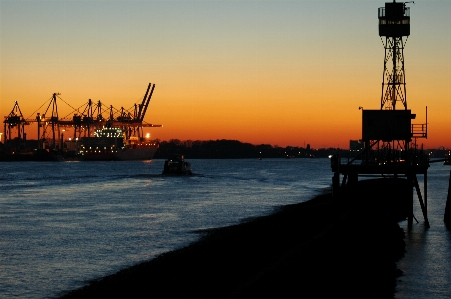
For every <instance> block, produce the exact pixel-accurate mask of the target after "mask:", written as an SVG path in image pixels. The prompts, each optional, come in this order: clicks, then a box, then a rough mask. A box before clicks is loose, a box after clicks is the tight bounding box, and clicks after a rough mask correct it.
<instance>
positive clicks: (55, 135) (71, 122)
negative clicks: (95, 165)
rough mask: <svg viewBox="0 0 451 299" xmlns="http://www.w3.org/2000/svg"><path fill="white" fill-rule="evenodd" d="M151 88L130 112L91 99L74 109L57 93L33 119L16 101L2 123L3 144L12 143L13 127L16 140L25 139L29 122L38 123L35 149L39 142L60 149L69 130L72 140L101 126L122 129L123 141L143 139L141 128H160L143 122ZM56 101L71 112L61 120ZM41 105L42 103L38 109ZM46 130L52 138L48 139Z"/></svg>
mask: <svg viewBox="0 0 451 299" xmlns="http://www.w3.org/2000/svg"><path fill="white" fill-rule="evenodd" d="M154 89H155V84H152V83H149V85H148V87H147V90H146V93H145V95H144V97H143V99H142V102H141V104H134V106H133V107H132V108H130V109H125V108H124V107H121V108H120V109H116V108H115V107H113V105H110V106H106V105H104V104H103V103H102V102H101V101H98V102H97V103H93V101H92V100H91V99H89V100H88V102H87V103H85V104H83V105H82V106H80V107H79V108H74V107H72V106H71V105H69V104H68V103H66V102H65V101H64V100H63V99H62V98H61V97H60V94H59V93H53V95H52V97H51V98H50V100H49V103H48V105H47V108H46V110H45V111H44V113H42V114H41V113H36V117H35V118H28V119H26V118H24V117H23V114H22V112H21V110H20V108H19V104H18V102H17V101H16V102H15V105H14V107H13V110H12V111H11V113H10V114H9V115H8V116H6V117H5V119H4V121H3V123H4V132H5V138H4V140H5V144H6V143H11V140H12V138H13V137H12V132H13V130H14V129H15V128H17V137H16V138H15V139H17V140H20V141H24V140H25V136H26V134H25V126H26V125H30V124H32V123H36V124H37V132H38V135H37V136H38V140H39V146H38V148H41V147H42V144H41V142H44V141H48V143H49V148H51V149H58V148H60V149H62V148H63V144H62V143H63V134H64V132H66V131H69V130H73V139H74V140H76V139H78V138H80V137H86V136H88V137H89V136H92V134H93V132H94V131H95V130H96V129H100V128H102V127H115V128H121V129H122V130H123V131H124V132H125V134H126V136H125V137H126V138H129V137H131V136H136V137H143V134H144V132H143V128H144V127H161V126H162V125H158V124H149V123H146V122H145V121H144V117H145V114H146V112H147V109H148V106H149V103H150V99H151V97H152V95H153V92H154ZM59 101H62V102H64V103H65V104H67V105H68V106H70V107H71V108H72V110H73V111H72V112H71V113H69V115H67V116H65V117H62V118H60V117H59V113H58V103H59ZM44 105H45V103H44V104H43V105H42V106H41V108H42V107H43V106H44ZM39 109H40V108H39ZM80 111H81V112H80ZM107 114H108V115H107ZM49 131H50V134H51V138H47V134H48V133H49ZM22 137H23V138H22Z"/></svg>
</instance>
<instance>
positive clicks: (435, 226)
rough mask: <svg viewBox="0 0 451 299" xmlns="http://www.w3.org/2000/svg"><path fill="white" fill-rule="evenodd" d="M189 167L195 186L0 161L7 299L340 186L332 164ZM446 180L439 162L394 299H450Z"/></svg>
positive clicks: (66, 284) (112, 170)
mask: <svg viewBox="0 0 451 299" xmlns="http://www.w3.org/2000/svg"><path fill="white" fill-rule="evenodd" d="M190 162H191V163H192V168H193V170H194V172H195V175H193V176H187V177H170V176H162V175H161V171H162V169H163V163H164V161H163V160H153V161H139V162H138V161H137V162H53V163H51V162H49V163H46V162H17V163H14V162H10V163H0V170H1V171H0V298H7V299H9V298H57V297H58V296H61V295H62V294H64V293H65V292H67V291H69V290H72V289H75V288H78V287H81V286H83V285H85V284H86V283H88V282H89V281H90V280H92V279H96V278H100V277H103V276H105V275H108V274H112V273H114V272H117V271H118V270H120V269H122V268H124V267H128V266H131V265H134V264H136V263H139V262H141V261H145V260H149V259H152V258H154V257H155V256H157V255H158V254H161V253H163V252H167V251H170V250H173V249H176V248H180V247H182V246H185V245H188V244H189V243H191V242H193V241H195V240H196V239H198V237H199V234H198V233H197V232H198V231H199V230H203V229H207V228H214V227H220V226H226V225H231V224H235V223H238V222H240V221H243V220H245V219H247V218H251V217H256V216H261V215H265V214H269V213H271V212H273V211H274V209H275V208H276V207H278V206H282V205H286V204H292V203H298V202H303V201H306V200H309V199H310V198H312V197H313V196H315V195H317V194H319V193H321V192H323V191H325V190H326V189H328V188H329V187H330V183H331V177H332V173H331V170H330V164H329V160H328V159H264V160H261V161H259V160H257V159H255V160H254V159H252V160H250V159H249V160H248V159H237V160H190ZM448 179H449V166H448V167H446V166H443V165H437V164H432V165H431V168H430V171H429V185H428V187H429V188H428V202H429V205H428V206H429V221H430V224H431V228H430V229H428V230H425V229H424V225H423V220H422V215H421V212H419V211H418V210H415V216H416V218H417V219H418V220H419V221H420V222H419V223H418V224H416V223H414V226H413V229H412V230H411V231H410V232H408V233H407V239H406V242H407V250H408V252H407V253H406V256H405V258H403V259H402V260H401V261H400V262H399V263H398V267H399V268H400V269H401V270H403V271H404V275H403V276H402V277H400V281H399V282H398V287H397V293H396V298H450V297H451V290H450V289H449V287H447V282H449V281H450V268H451V257H450V253H451V248H450V247H451V240H450V233H449V231H447V230H446V229H445V228H444V225H443V220H442V219H443V211H444V205H445V201H446V193H447V188H448ZM419 180H420V181H422V179H421V178H420V179H419ZM417 206H419V205H418V204H417V202H415V207H416V209H419V207H417ZM401 226H402V227H404V228H407V224H406V223H404V222H402V223H401Z"/></svg>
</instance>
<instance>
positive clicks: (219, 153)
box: [154, 139, 349, 159]
mask: <svg viewBox="0 0 451 299" xmlns="http://www.w3.org/2000/svg"><path fill="white" fill-rule="evenodd" d="M159 145H160V147H159V149H158V151H157V152H156V154H155V156H154V159H166V158H170V157H172V156H174V155H185V157H186V158H191V159H237V158H320V157H328V156H329V155H333V154H336V153H339V154H340V155H341V156H344V155H345V154H347V153H348V152H349V151H348V150H340V149H336V148H328V149H312V148H310V145H307V146H306V147H305V148H304V147H294V146H287V147H278V146H272V145H269V144H260V145H253V144H250V143H243V142H240V141H238V140H225V139H221V140H207V141H200V140H196V141H191V140H187V141H181V140H178V139H172V140H169V141H160V142H159Z"/></svg>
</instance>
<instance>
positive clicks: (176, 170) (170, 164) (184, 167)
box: [163, 155, 193, 175]
mask: <svg viewBox="0 0 451 299" xmlns="http://www.w3.org/2000/svg"><path fill="white" fill-rule="evenodd" d="M163 174H169V175H191V174H193V172H192V170H191V163H189V162H186V161H185V156H183V155H177V156H174V157H173V158H172V159H167V160H166V161H164V169H163Z"/></svg>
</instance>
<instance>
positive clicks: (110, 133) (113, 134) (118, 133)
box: [94, 128, 122, 138]
mask: <svg viewBox="0 0 451 299" xmlns="http://www.w3.org/2000/svg"><path fill="white" fill-rule="evenodd" d="M94 136H95V137H106V138H120V137H122V130H121V129H119V128H103V129H99V130H96V131H95V132H94Z"/></svg>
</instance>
